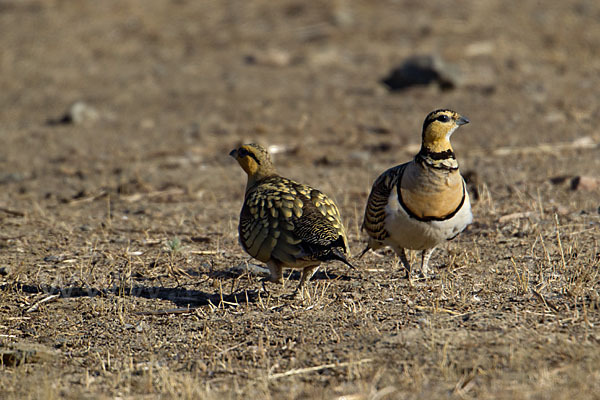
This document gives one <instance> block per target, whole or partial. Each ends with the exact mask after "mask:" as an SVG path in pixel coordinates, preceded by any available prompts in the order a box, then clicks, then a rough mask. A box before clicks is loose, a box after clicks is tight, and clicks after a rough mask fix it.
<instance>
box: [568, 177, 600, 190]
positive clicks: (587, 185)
mask: <svg viewBox="0 0 600 400" xmlns="http://www.w3.org/2000/svg"><path fill="white" fill-rule="evenodd" d="M599 187H600V178H596V177H593V176H576V177H575V178H573V179H572V180H571V189H572V190H596V189H598V188H599Z"/></svg>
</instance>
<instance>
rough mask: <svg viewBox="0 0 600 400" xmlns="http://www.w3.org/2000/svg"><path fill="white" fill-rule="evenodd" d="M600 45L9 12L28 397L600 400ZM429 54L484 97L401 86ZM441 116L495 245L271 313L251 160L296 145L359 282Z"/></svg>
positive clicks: (469, 8)
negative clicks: (431, 116) (377, 233)
mask: <svg viewBox="0 0 600 400" xmlns="http://www.w3.org/2000/svg"><path fill="white" fill-rule="evenodd" d="M599 21H600V2H598V1H596V0H589V1H585V0H581V1H547V2H539V1H529V0H527V1H504V0H489V1H478V0H465V1H460V2H447V1H442V0H439V1H428V2H424V1H412V0H398V1H391V0H390V1H366V0H365V1H349V0H348V1H344V0H337V1H324V0H322V1H311V2H306V1H299V0H285V1H277V2H273V1H268V0H253V1H242V0H239V1H225V0H223V1H192V0H170V1H167V0H128V1H124V0H103V1H72V0H71V1H67V0H0V47H1V53H0V91H1V96H0V139H1V144H0V361H1V362H0V364H2V365H0V397H1V398H4V399H11V398H46V399H54V398H82V397H85V398H98V399H102V398H154V397H164V398H171V397H183V398H208V399H217V398H218V399H223V398H241V397H243V398H248V397H252V396H253V397H254V398H261V399H262V398H277V399H279V398H281V399H297V398H301V399H313V398H324V399H395V398H405V399H416V398H440V397H446V398H478V399H491V398H500V399H502V398H504V399H564V398H569V397H570V398H577V399H582V398H600V367H599V366H600V330H599V329H600V328H599V327H600V311H599V308H600V296H599V291H600V282H599V281H600V277H599V270H600V248H599V239H600V234H599V232H600V209H599V207H600V190H599V189H598V188H595V189H594V188H593V183H594V182H596V183H597V181H594V179H598V178H600V172H598V171H600V146H599V145H598V144H599V143H600V131H599V130H598V121H597V117H598V115H600V98H599V97H598V94H599V93H600V80H599V79H598V78H599V77H600V22H599ZM420 54H435V55H437V56H439V57H440V58H441V59H443V60H445V61H446V62H447V63H450V64H453V65H455V66H457V67H458V68H460V70H461V73H462V75H461V76H462V78H461V82H460V84H459V85H458V87H456V88H455V89H452V90H441V89H440V88H438V87H437V86H435V85H433V86H417V87H411V88H408V89H406V90H404V91H400V92H394V93H391V92H389V91H388V90H387V89H386V87H385V86H383V85H382V84H381V80H382V79H383V78H384V77H386V76H387V75H388V74H389V72H390V71H391V70H392V69H393V68H394V67H396V66H398V65H399V64H401V63H402V62H403V60H405V59H406V58H408V57H411V56H414V55H420ZM76 102H83V103H79V105H80V110H79V111H77V110H76V112H75V113H74V114H73V115H70V114H69V115H65V112H67V111H68V110H69V108H70V107H71V105H72V104H74V103H76ZM441 107H444V108H452V109H454V110H456V111H458V112H460V113H462V114H464V115H466V116H467V117H469V119H470V120H471V123H470V124H469V125H466V126H465V127H462V128H461V129H460V130H459V131H457V132H456V133H455V135H454V136H453V145H454V148H455V151H456V153H457V156H458V159H459V162H460V165H461V170H462V171H463V173H464V174H465V175H466V176H467V177H468V180H469V187H470V190H471V195H472V196H473V212H474V222H473V224H472V225H471V226H470V227H469V229H468V230H467V231H465V232H464V233H463V234H462V235H460V236H459V237H458V238H457V239H456V240H454V241H452V242H449V243H448V245H447V246H443V247H441V248H440V249H439V250H438V251H437V252H436V253H435V254H434V256H433V258H432V265H433V266H434V268H435V270H436V275H435V277H433V278H432V279H430V280H426V281H425V280H421V281H417V282H415V283H414V284H413V285H411V284H410V283H409V281H408V280H406V279H404V273H403V271H402V268H401V267H400V266H398V261H397V259H396V258H395V257H394V255H393V253H392V252H391V251H390V250H384V251H380V252H378V253H373V252H371V253H369V254H367V255H366V256H365V257H363V258H362V259H360V260H357V259H355V258H353V262H354V263H355V265H356V266H357V267H358V269H357V270H350V269H348V268H346V267H344V266H343V265H342V264H330V265H327V266H325V267H324V268H322V269H321V272H319V273H318V274H317V275H316V276H315V277H314V278H313V280H312V281H311V282H309V284H308V285H307V290H306V291H305V293H304V295H303V296H302V297H298V298H296V299H293V300H290V299H288V298H287V297H286V296H284V294H286V293H289V292H291V291H292V289H293V287H294V285H295V284H296V283H297V280H298V274H297V273H295V274H292V275H291V276H290V277H289V281H288V282H287V283H286V285H285V287H283V288H281V287H277V286H276V285H270V286H269V292H268V293H266V292H265V291H263V288H262V284H261V282H260V278H261V275H260V274H258V273H255V272H254V271H255V270H256V268H254V267H252V264H248V263H249V262H250V261H251V260H250V259H249V257H248V256H247V255H246V254H245V253H244V252H243V250H242V249H241V247H240V246H239V244H238V242H237V221H238V215H239V210H240V208H241V204H242V198H243V194H244V186H245V179H246V178H245V175H244V173H243V171H242V170H241V169H240V168H239V166H238V165H237V163H235V161H234V160H233V159H231V158H230V157H228V152H229V151H230V150H231V149H232V148H234V147H235V146H237V145H239V144H241V143H244V142H251V141H252V142H258V143H261V144H263V145H265V146H271V149H272V150H275V151H276V152H275V154H274V159H275V163H276V165H277V167H278V169H279V171H280V173H281V174H282V175H285V176H288V177H291V178H294V179H296V180H299V181H302V182H306V183H310V184H311V185H313V186H315V187H317V188H320V189H321V190H322V191H324V192H325V193H328V194H330V195H331V197H332V198H334V199H335V200H336V201H337V203H338V205H339V207H340V210H341V213H342V216H343V218H344V221H345V224H346V225H347V227H348V232H349V240H350V246H351V248H352V252H353V254H354V255H356V254H358V253H359V251H360V250H362V248H363V247H364V245H365V237H364V235H363V234H361V232H360V228H359V227H360V224H361V222H362V213H363V210H364V204H365V201H366V197H367V195H368V192H369V190H370V187H371V183H372V181H373V180H374V179H375V177H376V176H377V175H378V174H379V173H381V172H382V171H384V170H385V169H386V168H388V167H390V166H393V165H396V164H399V163H401V162H405V161H408V160H409V159H410V158H411V157H412V156H413V155H414V154H415V153H416V152H417V151H418V147H419V143H420V127H421V124H422V121H423V119H424V117H425V115H426V114H427V113H428V112H429V111H431V110H433V109H436V108H441ZM580 176H582V177H584V178H583V180H585V179H586V178H588V179H589V180H590V181H591V182H592V184H590V185H587V186H586V185H575V184H574V183H577V180H576V179H575V181H574V178H576V177H580ZM574 187H576V189H574ZM413 261H416V257H413Z"/></svg>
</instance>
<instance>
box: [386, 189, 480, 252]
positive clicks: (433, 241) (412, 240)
mask: <svg viewBox="0 0 600 400" xmlns="http://www.w3.org/2000/svg"><path fill="white" fill-rule="evenodd" d="M397 196H398V195H397V192H396V191H395V190H394V191H392V194H391V195H390V197H389V199H388V204H387V206H386V209H385V211H386V218H385V229H386V231H388V233H389V234H390V236H389V237H388V238H387V239H386V240H385V244H386V245H391V246H398V247H402V248H405V249H411V250H425V249H430V248H432V247H435V246H437V245H438V244H440V243H441V242H443V241H445V240H447V239H450V238H453V237H454V236H456V235H458V234H459V233H460V232H462V231H463V230H464V229H465V228H466V227H467V225H469V224H470V223H471V222H472V221H473V214H472V213H471V202H470V201H469V194H468V193H465V201H464V203H463V205H462V207H461V209H460V210H459V211H458V212H457V213H456V214H455V215H454V216H453V217H452V218H450V219H447V220H444V221H427V222H424V221H419V220H417V219H414V218H412V217H410V216H409V215H408V214H407V213H406V211H405V210H404V208H402V206H401V205H400V203H399V202H398V197H397Z"/></svg>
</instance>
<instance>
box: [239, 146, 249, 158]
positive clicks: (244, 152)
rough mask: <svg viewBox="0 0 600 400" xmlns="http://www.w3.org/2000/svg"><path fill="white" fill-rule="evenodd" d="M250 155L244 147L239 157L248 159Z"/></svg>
mask: <svg viewBox="0 0 600 400" xmlns="http://www.w3.org/2000/svg"><path fill="white" fill-rule="evenodd" d="M247 155H248V150H246V149H245V148H243V147H240V149H239V150H238V156H239V157H246V156H247Z"/></svg>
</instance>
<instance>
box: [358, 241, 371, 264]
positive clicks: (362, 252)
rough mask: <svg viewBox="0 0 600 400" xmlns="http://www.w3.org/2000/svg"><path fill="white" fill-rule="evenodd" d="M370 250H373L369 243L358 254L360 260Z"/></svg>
mask: <svg viewBox="0 0 600 400" xmlns="http://www.w3.org/2000/svg"><path fill="white" fill-rule="evenodd" d="M369 250H371V246H370V245H368V244H367V247H366V248H365V249H364V250H363V251H361V253H360V254H359V255H358V259H359V260H360V259H361V258H362V257H363V256H364V255H365V254H367V252H368V251H369Z"/></svg>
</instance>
